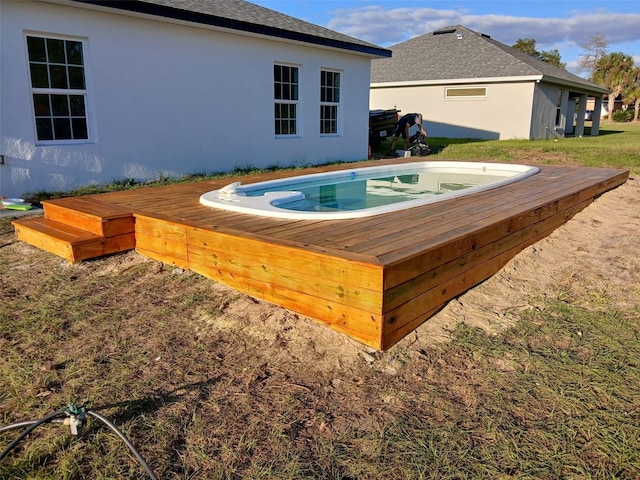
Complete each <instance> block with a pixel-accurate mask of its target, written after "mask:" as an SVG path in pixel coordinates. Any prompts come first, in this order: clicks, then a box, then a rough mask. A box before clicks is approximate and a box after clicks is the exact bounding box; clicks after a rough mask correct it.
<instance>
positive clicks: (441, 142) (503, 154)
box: [375, 122, 640, 175]
mask: <svg viewBox="0 0 640 480" xmlns="http://www.w3.org/2000/svg"><path fill="white" fill-rule="evenodd" d="M589 132H590V128H587V129H586V132H585V135H586V136H583V137H568V138H562V139H557V140H487V141H482V140H477V139H448V138H437V137H429V138H428V143H429V146H430V147H431V149H432V151H433V155H431V156H430V157H428V158H432V159H434V160H435V159H456V160H458V159H459V160H479V159H483V160H492V161H501V162H513V161H520V162H521V161H523V159H526V158H527V157H528V158H529V159H530V161H531V162H532V163H535V164H555V165H557V164H569V165H582V166H588V167H614V168H629V169H630V170H631V172H632V174H634V175H637V174H638V173H640V148H639V146H640V124H636V123H607V122H604V123H603V124H602V125H601V128H600V135H599V136H597V137H591V136H588V135H589ZM389 146H390V142H384V143H382V144H381V145H379V146H378V147H377V148H376V149H375V152H386V151H388V150H389Z"/></svg>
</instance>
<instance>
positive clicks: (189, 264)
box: [14, 159, 629, 350]
mask: <svg viewBox="0 0 640 480" xmlns="http://www.w3.org/2000/svg"><path fill="white" fill-rule="evenodd" d="M414 161H415V159H414ZM384 163H398V159H393V160H388V161H376V162H372V164H375V165H380V164H384ZM358 166H367V164H359V165H358ZM343 168H347V169H348V168H354V167H353V166H352V165H341V166H333V167H325V168H316V169H308V170H305V171H304V172H302V173H313V172H317V171H326V170H330V169H331V170H334V169H343ZM540 168H541V172H540V173H538V174H537V175H534V176H532V177H529V178H527V179H525V180H523V181H520V182H517V183H515V184H511V185H506V186H503V187H500V188H496V189H493V190H489V191H485V192H481V193H478V194H474V195H469V196H466V197H461V198H458V199H452V200H446V201H442V202H439V203H435V204H430V205H425V206H422V207H415V208H410V209H407V210H403V211H399V212H395V213H390V214H383V215H377V216H373V217H366V218H361V219H351V220H317V221H311V220H283V219H272V218H264V217H258V216H253V215H245V214H237V213H232V212H226V211H222V210H217V209H214V208H210V207H206V206H203V205H200V204H199V202H198V199H199V196H200V195H201V194H202V193H205V192H207V191H210V190H213V189H216V188H220V187H222V186H224V185H226V184H228V183H231V182H232V181H236V180H239V181H242V182H243V183H253V182H256V181H261V180H266V179H272V178H277V177H282V176H287V175H291V173H288V172H278V173H272V174H263V175H258V176H252V177H241V178H238V179H235V178H225V179H222V180H216V181H205V182H197V183H190V184H180V185H172V186H166V187H156V188H147V189H140V190H130V191H126V192H118V193H109V194H100V195H93V196H89V197H81V198H76V199H60V200H53V201H49V202H46V203H45V204H44V208H45V218H44V219H41V220H39V221H40V223H49V225H48V226H47V227H46V228H50V227H51V225H50V224H51V222H54V225H58V224H63V225H67V226H68V227H69V228H71V229H73V231H72V232H71V234H70V235H72V236H73V235H78V232H77V231H76V230H75V229H79V230H80V231H84V230H87V231H88V234H89V235H92V236H97V237H98V238H97V239H96V238H93V237H91V241H92V242H93V243H90V244H91V245H92V246H91V247H86V246H85V247H84V250H83V249H79V250H78V253H71V254H69V251H68V250H69V248H70V247H65V248H63V247H61V246H60V245H58V244H57V243H55V242H53V243H52V241H51V240H46V241H45V240H42V239H40V240H38V239H37V238H36V237H37V235H36V233H34V232H35V231H37V230H38V226H37V225H36V226H34V225H30V224H29V222H33V220H17V221H16V222H14V224H15V226H16V232H17V235H18V238H19V239H21V240H24V241H26V242H28V243H32V244H34V245H36V246H39V247H40V248H44V249H45V250H48V251H51V252H52V253H56V254H58V255H61V256H63V257H65V258H67V259H69V260H70V261H72V262H73V261H80V260H83V259H84V258H90V257H92V256H98V255H103V254H108V253H112V252H114V251H118V250H126V249H128V248H133V244H134V243H135V248H136V250H137V251H138V252H139V253H141V254H143V255H146V256H148V257H151V258H154V259H156V260H160V261H162V262H165V263H169V264H173V265H176V266H178V267H180V268H183V269H189V270H192V271H194V272H197V273H200V274H202V275H204V276H205V277H208V278H211V279H214V280H217V281H220V282H222V283H225V284H227V285H229V286H231V287H233V288H235V289H237V290H240V291H242V292H245V293H247V294H249V295H252V296H254V297H256V298H260V299H263V300H266V301H269V302H271V303H274V304H277V305H281V306H283V307H285V308H287V309H290V310H293V311H295V312H298V313H301V314H303V315H305V316H308V317H310V318H314V319H317V320H319V321H321V322H324V323H326V324H327V325H329V326H331V327H332V328H334V329H336V330H338V331H341V332H343V333H345V334H347V335H350V336H351V337H353V338H355V339H357V340H359V341H361V342H363V343H365V344H368V345H370V346H372V347H374V348H376V349H381V350H384V349H387V348H389V347H391V346H392V345H394V344H395V343H396V342H398V341H399V340H400V339H402V338H403V337H404V336H405V335H407V334H408V333H409V332H411V331H412V330H414V329H415V328H416V327H417V326H419V325H420V324H421V323H422V322H424V321H425V320H427V319H428V318H429V317H430V316H431V315H433V314H434V313H435V312H436V311H438V310H439V309H440V308H442V307H443V306H444V305H445V304H446V303H447V302H448V301H449V300H451V299H452V298H454V297H456V296H457V295H460V294H461V293H463V292H464V291H466V290H468V289H469V288H471V287H472V286H474V285H476V284H478V283H479V282H482V281H483V280H485V279H487V278H488V277H490V276H491V275H493V274H494V273H496V272H497V271H498V270H499V269H500V268H502V267H503V266H504V265H505V264H506V263H507V262H508V261H509V260H510V259H511V258H513V257H514V256H515V255H516V254H517V253H518V252H520V251H521V250H522V249H524V248H525V247H526V246H528V245H531V244H532V243H534V242H536V241H538V240H539V239H541V238H543V237H545V236H547V235H548V234H549V233H551V232H552V231H553V230H554V229H556V228H557V227H559V226H560V225H562V224H563V223H564V222H566V221H567V220H568V219H570V218H571V217H572V216H573V215H575V214H576V213H577V212H579V211H580V210H582V209H583V208H585V207H586V206H587V205H588V204H589V203H591V202H592V201H593V200H594V198H596V197H597V196H599V195H601V194H603V193H604V192H606V191H608V190H610V189H612V188H615V187H616V186H618V185H620V184H622V183H624V182H625V181H626V180H627V178H628V175H629V172H628V171H627V170H615V169H596V168H573V167H555V166H542V167H540ZM299 173H301V172H296V174H299ZM72 210H77V211H79V212H80V213H79V217H78V216H75V215H73V214H71V213H70V212H71V211H72ZM83 211H84V212H85V213H84V214H83V213H82V212H83ZM47 212H50V213H49V214H48V213H47ZM133 218H135V222H133V220H132V219H133ZM43 228H44V227H43ZM46 228H45V229H46ZM41 229H42V228H41ZM54 229H55V228H54ZM58 229H60V227H58ZM86 242H89V240H86ZM86 242H85V243H86ZM65 245H68V242H67V243H66V244H65ZM56 250H59V251H56ZM72 251H73V249H72ZM87 252H88V253H87Z"/></svg>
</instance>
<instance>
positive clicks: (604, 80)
mask: <svg viewBox="0 0 640 480" xmlns="http://www.w3.org/2000/svg"><path fill="white" fill-rule="evenodd" d="M634 69H635V64H634V63H633V57H631V55H627V54H626V53H621V52H618V53H609V54H607V55H604V56H603V57H601V58H600V60H598V64H597V65H596V69H595V71H594V72H593V81H594V82H595V83H597V84H599V85H602V86H603V87H605V88H608V89H609V90H611V93H609V108H608V110H609V120H610V121H611V120H612V119H613V103H614V100H615V98H616V97H617V96H618V95H621V94H622V92H623V91H624V90H625V89H626V88H628V87H629V85H631V84H632V83H633V81H632V76H633V71H634Z"/></svg>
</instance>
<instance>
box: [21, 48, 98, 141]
mask: <svg viewBox="0 0 640 480" xmlns="http://www.w3.org/2000/svg"><path fill="white" fill-rule="evenodd" d="M27 50H28V54H29V71H30V74H31V89H32V95H33V109H34V115H35V124H36V134H37V139H38V141H41V142H47V141H58V140H63V141H69V140H87V139H88V138H89V129H88V125H87V107H86V105H87V102H86V100H87V91H86V82H85V72H84V56H83V45H82V42H81V41H78V40H65V39H59V38H44V37H36V36H27Z"/></svg>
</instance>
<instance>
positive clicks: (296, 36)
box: [74, 0, 391, 57]
mask: <svg viewBox="0 0 640 480" xmlns="http://www.w3.org/2000/svg"><path fill="white" fill-rule="evenodd" d="M74 1H75V2H78V3H85V4H91V5H99V6H103V7H110V8H117V9H120V10H125V11H130V12H137V13H145V14H149V15H155V16H160V17H165V18H173V19H177V20H184V21H190V22H195V23H201V24H203V25H211V26H217V27H222V28H230V29H233V30H238V31H244V32H249V33H256V34H261V35H267V36H272V37H277V38H284V39H288V40H296V41H300V42H305V43H311V44H315V45H321V46H327V47H334V48H339V49H344V50H350V51H355V52H360V53H366V54H369V55H372V56H375V57H390V56H391V52H390V51H389V50H387V49H384V48H382V47H379V46H377V45H373V44H371V43H368V42H365V41H363V40H359V39H357V38H353V37H350V36H348V35H344V34H342V33H338V32H335V31H333V30H330V29H328V28H324V27H321V26H318V25H314V24H312V23H309V22H305V21H304V20H300V19H297V18H295V17H291V16H289V15H285V14H283V13H279V12H276V11H275V10H270V9H268V8H265V7H262V6H259V5H256V4H253V3H250V2H246V1H244V0H74Z"/></svg>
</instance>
